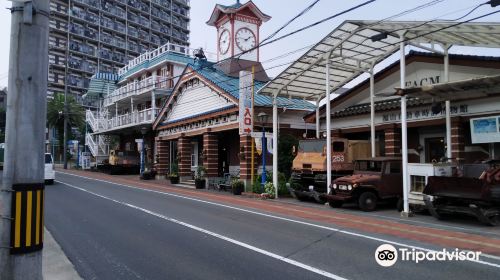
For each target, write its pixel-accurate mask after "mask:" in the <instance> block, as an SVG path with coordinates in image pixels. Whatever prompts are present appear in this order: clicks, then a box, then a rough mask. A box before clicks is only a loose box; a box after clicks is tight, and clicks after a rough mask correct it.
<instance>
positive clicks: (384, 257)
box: [375, 244, 398, 267]
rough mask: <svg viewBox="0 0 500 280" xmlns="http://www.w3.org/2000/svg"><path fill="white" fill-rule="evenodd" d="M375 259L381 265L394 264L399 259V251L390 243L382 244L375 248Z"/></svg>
mask: <svg viewBox="0 0 500 280" xmlns="http://www.w3.org/2000/svg"><path fill="white" fill-rule="evenodd" d="M375 261H377V263H378V264H379V265H381V266H385V267H389V266H393V265H394V264H395V263H396V262H397V261H398V251H397V250H396V248H394V246H392V245H390V244H382V245H380V246H378V248H377V250H375Z"/></svg>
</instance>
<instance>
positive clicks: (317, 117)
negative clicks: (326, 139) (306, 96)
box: [316, 98, 321, 139]
mask: <svg viewBox="0 0 500 280" xmlns="http://www.w3.org/2000/svg"><path fill="white" fill-rule="evenodd" d="M319 101H320V99H319V98H318V100H316V139H319V138H320V137H321V135H320V131H319V124H320V122H319Z"/></svg>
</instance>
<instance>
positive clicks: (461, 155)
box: [451, 117, 465, 161]
mask: <svg viewBox="0 0 500 280" xmlns="http://www.w3.org/2000/svg"><path fill="white" fill-rule="evenodd" d="M451 157H452V158H454V159H458V160H461V161H463V160H464V159H465V128H464V125H463V123H462V119H461V118H460V117H454V118H452V119H451Z"/></svg>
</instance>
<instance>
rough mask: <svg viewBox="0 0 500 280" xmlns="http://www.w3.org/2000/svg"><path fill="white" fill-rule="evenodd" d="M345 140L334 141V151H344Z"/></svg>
mask: <svg viewBox="0 0 500 280" xmlns="http://www.w3.org/2000/svg"><path fill="white" fill-rule="evenodd" d="M344 148H345V147H344V142H342V141H335V142H333V151H334V152H343V151H344Z"/></svg>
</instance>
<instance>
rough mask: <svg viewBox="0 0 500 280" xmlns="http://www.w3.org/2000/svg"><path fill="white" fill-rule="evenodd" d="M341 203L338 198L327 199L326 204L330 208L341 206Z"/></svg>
mask: <svg viewBox="0 0 500 280" xmlns="http://www.w3.org/2000/svg"><path fill="white" fill-rule="evenodd" d="M342 204H344V203H343V202H342V201H339V200H330V201H328V205H330V207H332V208H340V207H342Z"/></svg>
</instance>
